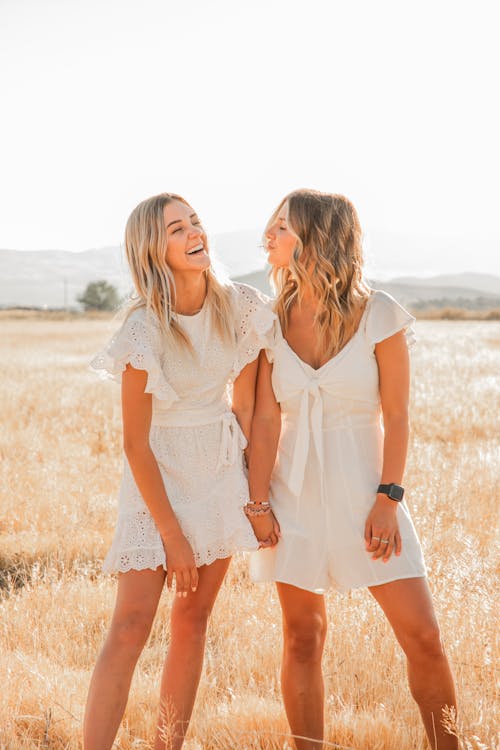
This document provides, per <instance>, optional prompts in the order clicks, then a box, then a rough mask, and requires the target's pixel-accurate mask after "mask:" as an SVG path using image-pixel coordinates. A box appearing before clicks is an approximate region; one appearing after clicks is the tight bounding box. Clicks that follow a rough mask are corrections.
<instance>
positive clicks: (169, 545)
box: [162, 531, 198, 596]
mask: <svg viewBox="0 0 500 750" xmlns="http://www.w3.org/2000/svg"><path fill="white" fill-rule="evenodd" d="M162 541H163V546H164V548H165V555H166V557H167V586H168V588H169V589H170V588H171V587H172V582H173V580H174V576H175V591H176V594H177V596H187V595H188V591H189V590H191V591H192V592H193V593H194V592H195V591H196V589H197V588H198V569H197V567H196V563H195V559H194V554H193V550H192V549H191V545H190V544H189V542H188V540H187V539H186V537H185V536H184V534H183V533H182V532H181V531H179V532H178V533H176V534H175V535H174V536H171V537H168V538H166V539H163V540H162Z"/></svg>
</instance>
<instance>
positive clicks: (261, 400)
mask: <svg viewBox="0 0 500 750" xmlns="http://www.w3.org/2000/svg"><path fill="white" fill-rule="evenodd" d="M271 374H272V365H271V364H270V363H269V362H268V360H267V357H266V355H265V352H261V353H260V356H259V371H258V376H257V391H256V403H255V411H254V416H253V421H252V433H251V438H250V460H249V477H248V484H249V489H250V498H251V499H252V500H253V501H254V502H262V501H264V500H267V499H268V497H269V484H270V481H271V474H272V471H273V468H274V464H275V461H276V452H277V450H278V441H279V437H280V432H281V410H280V407H279V404H278V403H277V401H276V398H275V396H274V391H273V386H272V382H271ZM252 526H253V529H254V531H255V535H256V536H257V539H258V540H259V541H261V542H266V541H267V540H270V541H271V542H272V543H276V541H277V538H278V535H279V525H278V524H277V521H276V519H275V518H274V516H272V515H271V516H260V517H257V518H254V519H252Z"/></svg>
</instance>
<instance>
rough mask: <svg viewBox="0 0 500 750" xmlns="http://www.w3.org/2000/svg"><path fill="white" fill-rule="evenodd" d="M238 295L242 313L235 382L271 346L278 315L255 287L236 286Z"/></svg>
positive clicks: (235, 364)
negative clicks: (244, 369) (271, 334)
mask: <svg viewBox="0 0 500 750" xmlns="http://www.w3.org/2000/svg"><path fill="white" fill-rule="evenodd" d="M235 288H236V291H237V293H238V299H237V304H238V308H239V311H240V320H239V327H238V349H237V353H236V358H235V362H234V364H233V370H232V373H231V380H234V379H235V378H236V377H237V376H238V375H239V374H240V372H241V371H242V370H243V368H244V367H246V365H248V364H249V363H250V362H253V361H254V359H256V358H257V357H258V355H259V352H260V351H261V349H266V348H268V347H269V346H270V344H271V336H270V333H271V331H272V328H273V325H274V321H275V320H276V315H275V314H274V312H273V311H272V309H271V302H270V300H269V299H268V298H267V297H265V296H264V295H262V294H261V293H260V292H258V291H257V290H256V289H254V288H253V287H250V286H247V285H246V284H235Z"/></svg>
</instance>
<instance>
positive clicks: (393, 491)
mask: <svg viewBox="0 0 500 750" xmlns="http://www.w3.org/2000/svg"><path fill="white" fill-rule="evenodd" d="M379 492H380V494H381V495H387V497H390V498H391V500H394V502H396V503H400V502H401V500H402V499H403V495H404V494H405V491H404V489H403V488H402V487H401V485H400V484H379V486H378V490H377V494H378V493H379Z"/></svg>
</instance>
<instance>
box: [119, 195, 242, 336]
mask: <svg viewBox="0 0 500 750" xmlns="http://www.w3.org/2000/svg"><path fill="white" fill-rule="evenodd" d="M172 201H179V202H180V203H184V204H185V205H186V206H189V207H190V208H191V205H190V204H189V203H188V202H187V201H186V200H185V199H184V198H182V197H181V196H180V195H176V194H175V193H160V195H154V196H153V197H152V198H148V199H147V200H145V201H142V202H141V203H139V205H138V206H136V207H135V208H134V210H133V211H132V213H131V214H130V216H129V219H128V221H127V226H126V228H125V252H126V256H127V260H128V264H129V266H130V271H131V274H132V280H133V282H134V287H135V295H134V297H133V298H132V300H131V302H130V305H129V307H128V309H127V312H126V315H127V317H128V315H130V313H131V312H133V311H134V310H137V309H139V308H143V307H145V308H146V311H147V313H148V314H151V313H153V314H154V316H155V317H156V318H157V320H158V321H159V324H160V330H161V333H162V335H163V337H164V339H165V343H166V344H167V345H171V346H179V345H181V346H182V345H185V346H187V347H188V348H190V349H192V344H191V341H190V339H189V336H188V335H187V334H186V333H185V332H184V330H183V329H182V327H181V326H180V325H179V323H178V321H177V319H176V315H175V299H176V288H175V279H174V274H173V273H172V270H171V269H170V268H169V266H168V263H167V261H166V249H167V232H166V228H165V218H164V215H163V210H164V208H165V206H166V205H168V204H169V203H171V202H172ZM204 273H205V277H206V281H207V299H206V302H205V304H207V305H208V306H209V309H210V313H211V315H212V322H213V325H214V327H215V330H216V331H218V333H219V334H220V335H221V336H222V338H223V339H225V340H230V341H234V338H235V335H236V333H235V330H234V326H233V325H232V321H233V320H234V314H233V305H232V301H231V293H230V286H229V285H224V284H222V283H221V282H220V281H218V279H217V277H216V276H215V274H214V272H213V271H212V269H211V268H208V269H207V270H206V271H205V272H204Z"/></svg>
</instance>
